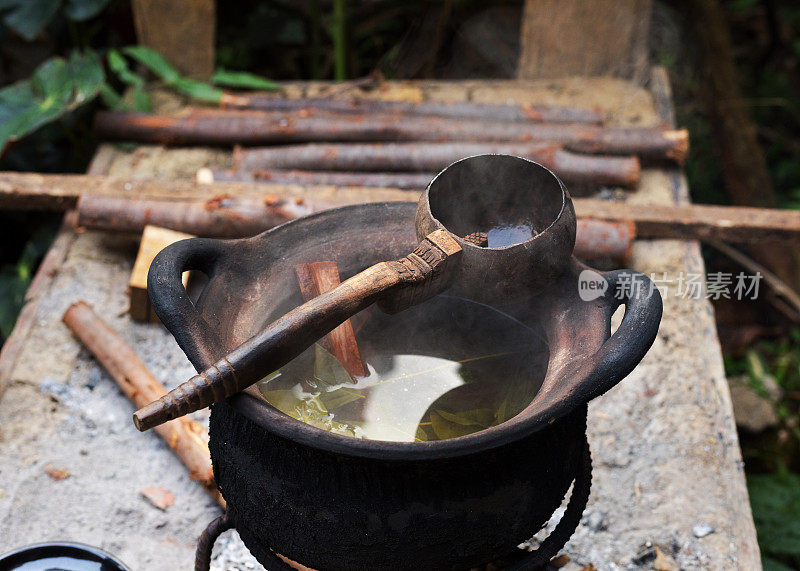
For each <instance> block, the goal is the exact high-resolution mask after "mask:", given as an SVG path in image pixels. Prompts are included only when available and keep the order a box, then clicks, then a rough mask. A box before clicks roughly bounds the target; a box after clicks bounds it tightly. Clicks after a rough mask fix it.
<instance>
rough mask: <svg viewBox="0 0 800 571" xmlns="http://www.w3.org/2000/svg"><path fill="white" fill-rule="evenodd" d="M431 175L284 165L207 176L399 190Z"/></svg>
mask: <svg viewBox="0 0 800 571" xmlns="http://www.w3.org/2000/svg"><path fill="white" fill-rule="evenodd" d="M434 176H436V173H417V172H409V173H399V172H329V171H313V170H312V171H307V170H286V169H257V170H254V171H246V170H216V171H212V173H211V179H212V181H214V182H216V181H225V182H256V183H261V182H268V183H273V184H274V183H278V184H303V185H306V184H307V185H324V186H362V187H374V188H399V189H402V190H419V189H420V188H425V187H426V186H428V183H429V182H430V181H431V180H433V177H434ZM198 180H199V177H198Z"/></svg>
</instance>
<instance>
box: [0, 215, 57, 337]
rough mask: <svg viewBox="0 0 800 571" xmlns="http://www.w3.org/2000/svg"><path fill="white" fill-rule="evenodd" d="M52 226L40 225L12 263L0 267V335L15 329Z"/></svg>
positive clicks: (48, 241)
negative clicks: (17, 258)
mask: <svg viewBox="0 0 800 571" xmlns="http://www.w3.org/2000/svg"><path fill="white" fill-rule="evenodd" d="M54 233H55V228H54V227H52V226H42V227H40V228H39V229H38V230H37V231H36V232H35V233H34V235H33V237H32V238H31V239H30V240H29V241H28V242H27V244H25V248H24V249H23V251H22V255H21V256H20V258H19V260H18V261H17V262H16V263H15V264H6V265H3V266H0V337H3V338H6V337H8V336H9V335H10V334H11V330H12V329H14V323H15V321H16V319H17V315H18V314H19V311H20V310H21V309H22V306H23V304H24V303H25V292H26V291H27V290H28V286H29V285H30V282H31V280H32V279H33V272H34V270H35V268H36V265H37V264H38V262H39V260H40V259H41V257H42V256H43V255H44V253H45V252H46V251H47V248H48V246H49V245H50V243H51V242H52V241H53V234H54Z"/></svg>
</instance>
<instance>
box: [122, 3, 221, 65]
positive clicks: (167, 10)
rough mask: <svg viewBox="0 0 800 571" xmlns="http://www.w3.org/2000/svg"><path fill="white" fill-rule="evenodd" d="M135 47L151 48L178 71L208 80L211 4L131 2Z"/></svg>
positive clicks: (213, 33) (212, 57)
mask: <svg viewBox="0 0 800 571" xmlns="http://www.w3.org/2000/svg"><path fill="white" fill-rule="evenodd" d="M131 8H132V9H133V21H134V24H135V26H136V37H137V39H138V40H139V44H140V45H143V46H147V47H149V48H153V49H154V50H156V51H157V52H159V53H160V54H161V55H163V56H164V57H165V58H166V59H167V61H168V62H170V63H171V64H172V65H174V66H175V67H176V68H177V69H178V71H180V72H181V73H182V74H184V75H187V76H189V77H195V78H198V79H208V78H209V77H211V74H212V73H213V72H214V65H215V61H214V60H215V53H214V43H215V37H216V26H217V16H216V2H215V0H133V1H132V2H131Z"/></svg>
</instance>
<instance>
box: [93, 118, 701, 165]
mask: <svg viewBox="0 0 800 571" xmlns="http://www.w3.org/2000/svg"><path fill="white" fill-rule="evenodd" d="M95 131H96V132H97V134H98V136H99V137H101V138H106V139H118V140H133V141H141V142H150V143H159V144H166V145H179V144H202V145H222V146H232V145H259V144H278V143H307V142H332V143H333V142H380V141H430V142H442V141H460V142H480V141H487V142H503V141H506V142H517V143H529V142H533V141H540V142H541V141H546V142H552V143H558V144H561V145H563V146H564V147H565V148H567V149H570V150H573V151H578V152H584V153H597V154H612V155H638V156H640V157H645V158H649V159H657V160H672V161H676V162H678V163H681V162H683V160H684V159H685V158H686V154H687V153H688V150H689V134H688V132H687V131H686V130H685V129H678V130H665V129H661V128H658V127H643V128H635V127H600V126H597V125H585V124H577V123H564V124H556V123H503V122H497V121H479V120H470V119H462V120H458V121H454V120H451V119H444V118H441V117H418V116H409V117H405V116H401V115H396V114H379V113H373V114H369V115H356V114H342V113H339V114H336V113H328V112H324V111H315V110H314V111H309V110H305V111H302V112H297V113H294V114H291V113H281V112H272V111H226V110H194V111H192V112H191V113H190V114H189V115H188V116H184V117H172V116H165V115H150V114H146V113H136V112H124V113H120V112H111V111H101V112H98V113H97V114H96V115H95Z"/></svg>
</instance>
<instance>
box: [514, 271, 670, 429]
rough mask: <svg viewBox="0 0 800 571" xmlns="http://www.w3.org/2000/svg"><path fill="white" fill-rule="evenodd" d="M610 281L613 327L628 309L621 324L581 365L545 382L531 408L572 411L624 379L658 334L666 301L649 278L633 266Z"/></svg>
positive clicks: (554, 413)
mask: <svg viewBox="0 0 800 571" xmlns="http://www.w3.org/2000/svg"><path fill="white" fill-rule="evenodd" d="M603 277H604V278H605V279H606V281H607V282H608V288H607V289H606V293H605V294H604V297H605V300H602V299H601V300H598V301H600V302H603V301H605V304H606V316H607V320H608V322H607V323H608V325H607V326H608V328H609V329H610V328H611V317H612V315H613V314H614V312H615V311H616V309H617V308H618V307H619V306H620V305H623V304H624V305H625V315H624V317H623V318H622V323H620V325H619V327H618V328H617V330H616V331H615V332H614V334H613V335H611V336H610V337H609V338H608V339H606V341H605V342H604V343H603V345H602V346H601V347H600V348H599V349H598V350H597V351H596V352H595V353H594V354H593V355H590V356H588V357H587V358H585V359H582V360H581V361H580V366H579V367H577V368H576V369H573V370H569V371H568V372H562V373H560V374H558V375H557V376H555V377H554V378H553V379H552V380H551V381H550V382H549V383H547V381H545V382H546V383H547V386H546V387H544V386H543V388H542V390H541V391H540V393H539V394H538V395H537V396H536V398H535V399H534V400H533V402H531V404H530V405H528V408H527V409H526V410H528V411H531V412H532V414H533V416H534V417H536V416H539V415H546V417H547V420H548V422H549V421H552V420H555V419H556V418H558V417H560V416H562V415H563V414H566V413H567V412H569V411H570V410H571V409H572V408H574V407H575V406H576V404H577V403H587V402H589V401H590V400H592V399H593V398H596V397H598V396H600V395H602V394H603V393H605V392H606V391H608V390H609V389H611V388H612V387H614V386H615V385H616V384H617V383H619V382H620V381H621V380H622V379H624V378H625V377H627V376H628V374H630V372H631V371H633V369H634V368H635V367H636V365H638V364H639V362H640V361H641V360H642V359H643V358H644V356H645V355H646V354H647V351H649V350H650V347H651V346H652V345H653V342H654V341H655V339H656V335H657V334H658V327H659V325H660V323H661V313H662V310H663V303H662V301H661V294H660V292H659V291H658V289H657V288H656V287H654V285H653V283H652V282H651V281H650V279H649V278H648V277H647V276H645V275H644V274H641V273H639V272H635V271H632V270H616V271H613V272H607V273H604V274H603Z"/></svg>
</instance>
